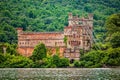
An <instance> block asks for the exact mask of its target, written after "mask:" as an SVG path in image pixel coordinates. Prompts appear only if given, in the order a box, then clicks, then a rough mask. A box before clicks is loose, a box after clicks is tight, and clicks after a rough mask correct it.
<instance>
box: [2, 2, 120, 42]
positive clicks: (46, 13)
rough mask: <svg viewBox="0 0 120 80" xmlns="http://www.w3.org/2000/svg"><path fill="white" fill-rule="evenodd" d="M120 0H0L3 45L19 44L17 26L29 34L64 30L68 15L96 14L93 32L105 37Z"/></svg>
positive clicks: (119, 9) (118, 10)
mask: <svg viewBox="0 0 120 80" xmlns="http://www.w3.org/2000/svg"><path fill="white" fill-rule="evenodd" d="M119 5H120V1H119V0H0V42H9V43H12V42H16V39H17V38H16V33H15V28H16V27H23V29H24V30H26V31H62V30H63V28H64V27H65V26H66V25H67V24H68V23H67V21H68V20H67V19H68V13H69V12H72V13H73V14H74V15H76V14H78V15H79V16H86V15H87V14H88V13H93V14H94V31H95V33H97V37H101V36H102V37H103V36H104V35H103V34H104V32H105V28H104V23H105V20H106V18H107V17H108V16H109V15H111V14H114V13H118V12H120V6H119Z"/></svg>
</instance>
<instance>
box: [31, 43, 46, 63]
mask: <svg viewBox="0 0 120 80" xmlns="http://www.w3.org/2000/svg"><path fill="white" fill-rule="evenodd" d="M46 53H47V49H46V47H45V45H44V44H43V43H41V44H38V45H37V46H36V47H35V49H34V51H33V54H32V56H31V57H30V58H31V59H32V60H33V61H36V60H42V59H43V58H45V57H46V55H47V54H46Z"/></svg>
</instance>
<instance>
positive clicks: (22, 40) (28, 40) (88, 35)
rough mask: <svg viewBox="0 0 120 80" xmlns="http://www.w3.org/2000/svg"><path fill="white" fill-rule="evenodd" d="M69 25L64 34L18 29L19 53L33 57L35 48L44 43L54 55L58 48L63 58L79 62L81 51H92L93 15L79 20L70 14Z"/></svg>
mask: <svg viewBox="0 0 120 80" xmlns="http://www.w3.org/2000/svg"><path fill="white" fill-rule="evenodd" d="M68 23H69V24H68V26H66V27H65V28H64V31H63V32H24V31H23V30H22V28H17V32H18V51H19V53H20V54H21V55H24V56H27V57H28V56H31V55H32V52H33V50H34V47H35V46H36V45H37V44H38V43H40V42H42V43H44V44H45V45H46V47H47V48H48V49H50V50H51V51H52V53H53V55H54V54H55V53H56V47H58V48H59V52H60V55H61V56H64V57H66V58H69V59H76V60H79V58H80V49H83V50H85V51H87V50H90V48H91V45H92V43H93V39H92V31H93V15H92V14H88V17H87V18H84V17H83V18H79V17H78V16H73V15H72V13H70V14H69V17H68ZM64 38H66V42H65V41H64Z"/></svg>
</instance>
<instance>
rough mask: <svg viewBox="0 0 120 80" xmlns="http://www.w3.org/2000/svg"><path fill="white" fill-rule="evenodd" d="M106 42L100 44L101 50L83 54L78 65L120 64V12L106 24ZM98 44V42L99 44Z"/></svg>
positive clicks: (110, 65)
mask: <svg viewBox="0 0 120 80" xmlns="http://www.w3.org/2000/svg"><path fill="white" fill-rule="evenodd" d="M105 27H106V30H107V36H106V43H105V44H100V45H99V47H101V50H95V48H94V47H93V50H92V51H90V52H88V53H86V54H84V55H82V56H81V59H80V61H76V62H74V65H75V66H76V67H108V66H109V67H113V66H120V30H119V29H120V14H113V15H111V16H110V17H109V18H108V19H107V20H106V24H105ZM97 45H98V44H97Z"/></svg>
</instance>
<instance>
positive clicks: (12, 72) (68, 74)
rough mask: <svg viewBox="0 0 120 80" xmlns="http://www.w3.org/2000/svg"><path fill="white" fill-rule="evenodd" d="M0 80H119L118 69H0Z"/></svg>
mask: <svg viewBox="0 0 120 80" xmlns="http://www.w3.org/2000/svg"><path fill="white" fill-rule="evenodd" d="M0 80H120V68H0Z"/></svg>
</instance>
